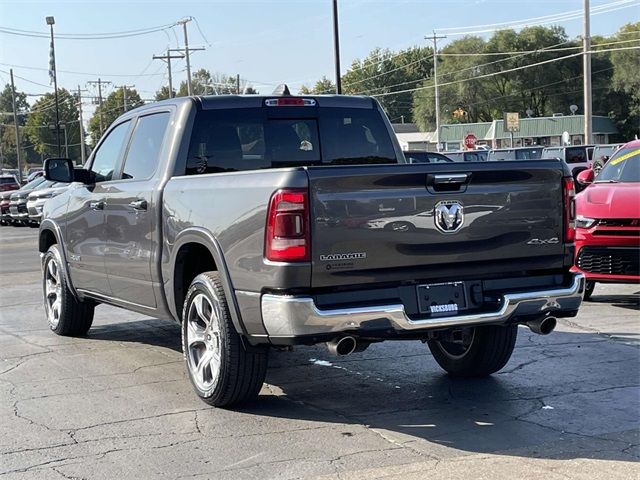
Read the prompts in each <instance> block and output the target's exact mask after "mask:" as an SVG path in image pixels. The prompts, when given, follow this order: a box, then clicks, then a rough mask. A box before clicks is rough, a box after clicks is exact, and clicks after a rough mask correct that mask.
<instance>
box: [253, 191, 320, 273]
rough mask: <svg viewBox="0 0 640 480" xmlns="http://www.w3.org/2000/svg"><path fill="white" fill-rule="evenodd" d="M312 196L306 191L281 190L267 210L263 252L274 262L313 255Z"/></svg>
mask: <svg viewBox="0 0 640 480" xmlns="http://www.w3.org/2000/svg"><path fill="white" fill-rule="evenodd" d="M310 243H311V242H310V235H309V199H308V195H307V191H306V190H300V189H285V190H278V191H277V192H275V193H274V194H273V195H272V196H271V201H270V202H269V210H268V212H267V231H266V236H265V245H264V255H265V257H266V259H267V260H272V261H274V262H305V261H309V259H310V258H311V255H310V253H311V252H310V250H311V248H310V247H311V245H310Z"/></svg>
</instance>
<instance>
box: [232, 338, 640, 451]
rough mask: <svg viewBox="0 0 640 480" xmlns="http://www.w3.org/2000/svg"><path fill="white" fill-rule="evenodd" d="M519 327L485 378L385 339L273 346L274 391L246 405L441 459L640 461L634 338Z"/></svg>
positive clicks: (412, 345)
mask: <svg viewBox="0 0 640 480" xmlns="http://www.w3.org/2000/svg"><path fill="white" fill-rule="evenodd" d="M519 333H520V339H519V342H518V346H517V347H516V351H515V353H514V356H513V358H512V359H511V361H510V362H509V364H507V366H506V367H505V368H504V369H503V370H502V371H501V372H500V373H498V374H495V375H493V376H491V377H487V378H480V379H459V378H452V377H449V376H448V375H446V374H444V373H443V372H442V371H441V370H440V369H439V367H438V366H437V364H436V363H435V361H434V360H433V358H432V357H431V355H430V354H429V353H428V349H427V348H426V347H425V346H424V345H422V344H420V343H419V342H394V343H391V342H389V343H386V344H380V345H374V346H372V347H370V349H369V350H367V351H366V352H364V353H362V354H360V356H357V355H358V354H354V355H352V356H349V357H339V358H336V357H330V356H328V355H327V353H326V352H325V351H324V350H322V349H320V348H318V347H314V348H312V349H303V348H300V349H297V350H296V351H294V352H293V353H291V354H286V353H278V352H276V353H275V354H274V355H273V356H272V362H271V368H270V369H269V371H268V374H267V383H268V384H269V385H270V387H269V390H270V393H271V395H265V396H262V397H261V398H260V403H259V404H257V405H256V406H255V407H252V408H249V409H246V410H244V411H246V412H251V413H253V414H256V415H262V416H273V417H278V418H287V419H298V420H305V421H311V422H330V423H336V424H340V425H343V426H344V427H342V428H344V429H345V432H346V433H345V434H347V435H348V434H349V433H348V432H350V431H352V430H350V429H349V425H358V426H366V428H368V429H372V430H374V431H375V432H376V433H377V434H378V435H380V436H382V437H384V438H385V439H387V440H388V441H390V442H392V443H395V444H398V445H402V446H405V447H407V448H409V449H411V450H415V451H417V452H420V453H422V454H426V455H435V456H438V457H441V456H445V455H447V450H449V449H454V450H462V451H466V452H474V453H498V452H499V453H502V454H505V455H513V456H526V457H540V458H553V459H573V458H600V459H607V460H626V461H637V460H638V459H640V448H639V447H638V444H639V443H640V441H639V440H638V439H639V434H638V427H640V419H639V416H638V414H637V413H638V411H640V393H639V392H640V378H639V375H638V371H637V365H638V364H639V360H640V351H639V350H638V349H637V337H636V340H635V342H636V346H630V345H628V344H622V343H616V342H613V341H610V340H607V339H605V338H603V337H601V336H599V335H597V334H588V333H566V332H558V333H554V334H552V335H550V336H548V337H538V336H535V335H532V334H530V333H529V332H528V331H527V330H525V329H521V330H520V332H519ZM631 335H632V334H629V338H631ZM620 336H626V334H624V333H622V334H617V337H616V338H620ZM627 340H629V339H627ZM630 365H634V367H633V368H634V369H635V370H634V372H633V374H632V375H629V373H630V372H629V370H628V368H629V366H630ZM449 454H451V451H450V450H449ZM456 454H459V453H456Z"/></svg>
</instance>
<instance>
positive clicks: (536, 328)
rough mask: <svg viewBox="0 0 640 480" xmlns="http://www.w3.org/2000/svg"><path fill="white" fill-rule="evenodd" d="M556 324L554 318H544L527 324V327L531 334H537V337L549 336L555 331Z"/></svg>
mask: <svg viewBox="0 0 640 480" xmlns="http://www.w3.org/2000/svg"><path fill="white" fill-rule="evenodd" d="M557 324H558V321H557V320H556V317H545V318H543V319H540V320H532V321H530V322H527V327H529V329H530V330H531V331H532V332H533V333H537V334H538V335H549V334H550V333H551V332H553V331H554V330H555V328H556V325H557Z"/></svg>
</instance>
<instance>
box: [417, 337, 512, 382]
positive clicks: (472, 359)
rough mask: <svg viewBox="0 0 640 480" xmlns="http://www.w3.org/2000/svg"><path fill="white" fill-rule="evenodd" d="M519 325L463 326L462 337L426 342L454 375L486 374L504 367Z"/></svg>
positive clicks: (445, 368) (439, 363) (445, 367)
mask: <svg viewBox="0 0 640 480" xmlns="http://www.w3.org/2000/svg"><path fill="white" fill-rule="evenodd" d="M517 336H518V326H517V325H508V326H500V325H489V326H486V327H473V328H469V329H464V330H463V332H462V336H461V338H459V339H456V340H455V341H452V338H451V337H452V336H451V335H449V336H447V337H441V338H440V339H436V338H434V339H429V340H428V341H427V344H428V346H429V350H431V353H432V354H433V358H435V360H436V362H438V365H440V367H442V369H443V370H445V371H446V372H447V373H449V375H452V376H455V377H483V376H486V375H491V374H492V373H495V372H497V371H498V370H500V369H501V368H502V367H504V366H505V365H506V364H507V362H508V361H509V359H510V358H511V354H512V353H513V348H514V346H515V344H516V338H517Z"/></svg>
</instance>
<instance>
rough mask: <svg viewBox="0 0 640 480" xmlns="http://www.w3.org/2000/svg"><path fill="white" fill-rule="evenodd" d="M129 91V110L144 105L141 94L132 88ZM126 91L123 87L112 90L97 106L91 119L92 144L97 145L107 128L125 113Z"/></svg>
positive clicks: (127, 90)
mask: <svg viewBox="0 0 640 480" xmlns="http://www.w3.org/2000/svg"><path fill="white" fill-rule="evenodd" d="M126 92H127V111H129V110H131V109H132V108H136V107H139V106H140V105H144V102H143V101H142V99H141V98H140V94H139V93H138V92H137V91H136V90H135V89H131V88H127V89H126ZM124 111H125V109H124V92H123V89H122V88H118V89H116V90H114V91H113V92H111V93H110V94H109V95H108V96H107V98H106V99H105V100H104V101H103V102H102V106H100V105H99V106H98V108H96V111H95V113H94V114H93V116H92V117H91V119H90V120H89V128H88V130H89V133H90V134H91V144H92V145H95V144H96V142H97V141H98V140H100V137H101V136H102V134H103V133H104V132H105V130H107V128H108V127H109V125H111V124H112V123H113V121H114V120H115V119H116V118H118V117H119V116H120V115H122V114H123V113H124Z"/></svg>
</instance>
